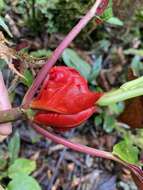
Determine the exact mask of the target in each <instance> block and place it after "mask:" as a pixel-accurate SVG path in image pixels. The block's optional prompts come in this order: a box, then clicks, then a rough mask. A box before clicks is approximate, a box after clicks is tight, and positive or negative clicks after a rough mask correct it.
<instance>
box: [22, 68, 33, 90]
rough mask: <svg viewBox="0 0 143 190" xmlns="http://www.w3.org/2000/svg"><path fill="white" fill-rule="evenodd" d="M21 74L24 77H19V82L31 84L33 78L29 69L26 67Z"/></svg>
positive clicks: (28, 85)
mask: <svg viewBox="0 0 143 190" xmlns="http://www.w3.org/2000/svg"><path fill="white" fill-rule="evenodd" d="M23 75H24V77H25V79H24V78H22V79H21V82H22V83H23V84H25V85H26V86H27V87H30V86H31V84H32V82H33V80H34V78H33V75H32V73H31V71H29V70H28V69H26V70H25V71H24V74H23Z"/></svg>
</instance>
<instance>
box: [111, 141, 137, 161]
mask: <svg viewBox="0 0 143 190" xmlns="http://www.w3.org/2000/svg"><path fill="white" fill-rule="evenodd" d="M113 154H114V155H116V156H118V157H119V158H120V159H122V160H124V161H126V162H128V163H131V164H137V163H138V162H139V160H138V155H139V149H138V148H137V147H136V146H134V145H132V143H131V142H129V141H127V140H123V141H121V142H119V143H118V144H116V145H115V146H114V147H113Z"/></svg>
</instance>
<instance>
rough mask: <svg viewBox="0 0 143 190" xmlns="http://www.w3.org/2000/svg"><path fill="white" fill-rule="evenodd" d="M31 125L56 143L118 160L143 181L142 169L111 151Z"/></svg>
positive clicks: (139, 180) (92, 154)
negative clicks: (74, 141) (76, 141)
mask: <svg viewBox="0 0 143 190" xmlns="http://www.w3.org/2000/svg"><path fill="white" fill-rule="evenodd" d="M32 127H33V128H34V129H35V130H36V131H37V132H38V133H40V134H41V135H43V136H44V137H46V138H48V139H50V140H52V141H53V142H55V143H58V144H62V145H64V146H65V147H67V148H70V149H72V150H75V151H77V152H81V153H85V154H89V155H91V156H96V157H100V158H105V159H108V160H113V161H115V162H118V163H120V164H122V165H124V166H125V167H126V168H128V169H129V170H130V171H131V172H132V173H133V175H134V177H136V180H138V182H139V183H141V184H142V182H143V171H142V170H141V169H140V168H139V167H138V166H136V165H133V164H129V163H127V162H125V161H123V160H120V159H119V158H118V157H116V156H114V155H113V154H112V153H110V152H107V151H103V150H97V149H94V148H91V147H88V146H85V145H82V144H78V143H73V142H71V141H69V140H66V139H64V138H62V137H59V136H57V135H55V134H53V133H50V132H49V131H46V130H45V129H43V128H41V127H39V126H38V125H37V124H32Z"/></svg>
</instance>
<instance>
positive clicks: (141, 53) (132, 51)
mask: <svg viewBox="0 0 143 190" xmlns="http://www.w3.org/2000/svg"><path fill="white" fill-rule="evenodd" d="M124 53H125V54H126V55H137V56H140V57H143V49H133V48H131V49H127V50H125V51H124Z"/></svg>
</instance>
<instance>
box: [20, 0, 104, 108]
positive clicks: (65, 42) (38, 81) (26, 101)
mask: <svg viewBox="0 0 143 190" xmlns="http://www.w3.org/2000/svg"><path fill="white" fill-rule="evenodd" d="M102 3H103V0H96V2H95V4H94V5H93V6H92V8H91V9H90V10H89V11H88V12H87V14H86V15H85V16H84V17H83V18H82V19H81V20H80V21H79V22H78V24H77V25H76V26H75V27H74V28H73V29H72V30H71V31H70V32H69V34H68V35H67V36H66V37H65V38H64V40H63V41H62V42H61V44H60V45H59V46H58V47H57V48H56V49H55V51H54V52H53V54H52V56H51V58H50V59H49V60H48V61H47V62H46V63H45V65H44V66H43V67H42V69H41V70H40V72H39V73H38V75H37V77H36V79H35V81H34V82H33V84H32V86H31V87H30V89H29V90H28V91H27V93H26V95H25V97H24V99H23V103H22V104H23V105H24V108H27V107H28V105H29V104H30V102H31V100H32V98H33V96H34V95H35V93H36V91H37V90H38V88H39V86H40V85H41V83H42V82H43V80H44V79H45V78H46V76H47V74H48V72H49V70H50V69H51V67H52V66H53V65H54V64H55V63H56V61H57V60H58V59H59V57H60V56H61V54H62V53H63V51H64V49H65V48H67V47H68V45H69V44H70V43H71V42H72V41H73V39H74V38H75V37H76V36H77V35H78V34H79V33H80V31H81V30H82V29H83V28H84V27H85V26H86V24H87V23H88V22H89V21H90V20H91V19H92V18H93V17H94V16H95V14H97V9H98V8H99V5H100V6H101V5H102ZM107 6H108V3H107V5H106V7H107ZM103 7H104V8H103V9H102V11H101V12H104V10H105V8H106V7H105V6H104V5H103ZM101 12H100V14H101Z"/></svg>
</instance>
